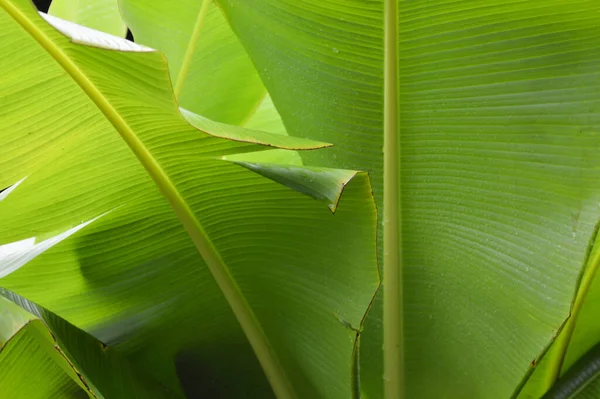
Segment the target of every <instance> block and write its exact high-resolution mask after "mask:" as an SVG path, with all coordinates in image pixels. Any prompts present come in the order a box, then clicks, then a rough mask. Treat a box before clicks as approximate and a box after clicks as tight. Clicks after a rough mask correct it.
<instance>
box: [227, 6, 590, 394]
mask: <svg viewBox="0 0 600 399" xmlns="http://www.w3.org/2000/svg"><path fill="white" fill-rule="evenodd" d="M219 4H220V5H221V6H222V8H223V11H224V12H225V14H226V16H227V19H228V21H229V22H230V23H231V25H232V27H233V29H234V31H235V32H236V34H237V35H238V37H239V38H240V40H241V42H242V43H243V44H244V46H245V48H246V50H247V51H248V53H249V54H250V56H251V58H252V60H253V62H254V64H255V65H256V67H257V70H258V71H259V73H260V74H261V76H262V78H263V81H264V82H265V85H266V87H267V89H268V90H269V93H270V94H271V96H272V99H273V102H274V104H275V105H276V106H277V109H278V110H279V112H280V114H281V116H282V119H283V120H284V122H285V126H286V128H287V131H288V133H289V134H290V135H299V136H301V137H310V138H312V139H315V140H321V141H324V142H329V143H333V144H334V146H333V147H332V148H331V149H328V150H324V151H318V152H307V153H302V154H301V156H302V158H303V161H304V164H305V165H308V166H327V167H335V168H341V169H350V170H365V171H368V172H369V174H370V176H371V178H372V182H373V191H374V195H375V199H376V202H377V205H378V208H379V209H380V211H381V208H382V206H383V203H384V184H383V173H382V171H383V163H384V162H383V156H382V151H381V148H382V146H383V134H382V131H383V126H384V119H385V118H384V115H386V114H387V117H388V118H389V117H391V116H392V115H391V114H390V112H394V109H393V107H392V108H391V109H388V110H387V111H386V110H384V104H383V99H384V87H388V88H389V87H390V85H392V86H393V85H394V84H395V83H397V84H398V88H399V111H398V113H397V118H398V122H399V132H398V140H399V148H398V149H397V150H398V159H397V160H396V161H398V162H399V163H400V176H399V178H398V184H399V185H400V187H399V191H400V192H399V198H400V200H399V203H398V206H397V208H398V210H399V211H400V225H401V226H402V235H401V237H402V238H401V244H402V245H401V246H400V241H399V242H398V244H399V245H398V248H401V254H400V255H401V256H400V258H401V260H402V262H403V265H404V267H403V276H402V277H403V280H404V283H403V287H404V293H403V296H404V298H403V301H404V304H403V308H404V311H405V313H404V351H405V352H404V353H403V355H404V356H403V357H404V363H405V364H404V367H405V385H406V386H405V388H406V397H408V398H413V397H414V398H420V397H425V398H428V397H459V398H463V397H477V398H486V397H490V398H497V397H503V396H504V397H508V396H510V395H511V394H512V393H513V392H514V389H515V388H516V387H517V385H518V384H519V383H520V381H521V380H522V379H523V378H524V376H525V374H526V373H527V371H528V369H529V365H530V363H531V362H532V361H533V360H534V359H536V358H538V357H539V355H540V354H541V353H542V352H543V351H544V349H545V348H546V347H547V346H548V345H549V343H550V342H551V341H552V339H553V338H554V336H555V335H556V333H557V330H558V329H559V328H560V326H561V325H562V324H563V323H564V321H565V320H566V318H567V316H568V315H569V310H570V305H571V302H572V300H573V298H574V297H575V287H576V283H577V281H578V278H579V275H580V271H581V269H582V268H583V267H584V264H585V261H586V253H587V248H588V243H589V240H590V237H591V236H592V235H593V231H594V224H595V223H596V221H597V220H598V219H599V217H600V208H599V207H598V203H599V202H600V188H599V187H598V185H597V184H596V182H597V181H598V178H599V177H600V176H599V174H600V168H599V166H600V165H599V164H600V160H599V159H598V157H597V156H596V152H597V149H598V147H599V145H600V135H599V134H598V125H600V103H599V102H598V100H597V92H598V90H599V83H598V82H599V81H600V80H599V75H600V72H598V71H600V68H599V67H600V51H599V50H600V47H599V44H598V43H600V31H598V29H597V18H596V17H595V16H596V14H597V12H598V10H599V9H600V5H598V3H597V2H595V1H590V0H575V1H571V2H568V3H565V2H563V1H560V0H553V1H547V2H543V4H542V3H539V4H538V3H535V4H533V3H531V2H527V1H518V2H510V3H507V2H504V1H499V0H488V1H480V2H472V1H466V0H465V1H457V2H447V1H442V0H432V1H426V2H410V1H397V2H396V3H395V5H396V6H397V8H398V15H388V17H390V18H391V19H392V20H397V23H398V26H397V29H398V39H397V43H396V44H397V48H398V59H397V62H398V70H397V74H396V77H394V76H393V74H392V76H390V75H388V76H387V82H386V85H385V86H384V75H383V72H384V58H385V55H386V51H387V53H388V55H389V48H388V49H387V50H386V48H384V47H383V43H384V40H383V36H384V12H383V7H382V5H383V2H381V1H369V2H356V1H351V0H342V1H305V2H296V1H293V0H279V1H273V0H256V1H252V2H247V1H241V0H220V1H219ZM392 5H394V4H392ZM388 32H390V29H389V26H388ZM388 120H389V119H388ZM389 150H390V151H393V149H389ZM400 205H401V206H400ZM387 211H389V209H388V210H385V209H384V210H383V212H387ZM380 221H381V222H384V221H385V220H383V218H381V220H380ZM379 238H380V242H381V238H383V237H382V235H381V231H380V236H379ZM381 255H382V252H381V249H380V256H381ZM380 259H381V258H380ZM383 278H384V286H385V285H386V283H385V278H386V276H385V275H384V276H383ZM380 312H381V303H380V301H379V300H378V301H376V302H375V303H374V305H373V308H372V309H371V314H370V315H369V318H367V320H366V323H365V328H364V330H363V333H362V334H361V361H362V362H363V363H362V367H361V373H362V384H361V387H362V391H363V395H364V397H365V398H373V399H374V398H381V397H382V396H383V392H382V378H381V375H382V373H381V366H377V365H381V363H382V360H381V359H382V354H381V350H380V348H381V335H382V331H381V330H382V329H381V325H382V324H381V323H382V320H381V315H380ZM388 351H389V349H388ZM392 352H394V351H392ZM393 378H395V374H393V373H392V374H391V375H390V376H388V380H390V379H393ZM431 381H435V382H436V383H435V384H432V383H431Z"/></svg>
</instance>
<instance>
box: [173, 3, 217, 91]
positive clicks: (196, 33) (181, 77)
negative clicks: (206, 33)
mask: <svg viewBox="0 0 600 399" xmlns="http://www.w3.org/2000/svg"><path fill="white" fill-rule="evenodd" d="M209 2H210V0H202V5H201V6H200V12H199V13H198V16H197V17H196V23H195V24H194V30H193V31H192V36H191V37H190V42H189V45H188V46H187V48H186V50H185V55H184V56H183V61H182V62H181V68H180V69H179V73H178V74H177V82H175V88H174V93H175V98H177V99H178V100H179V96H180V95H181V91H182V90H183V84H184V83H185V78H186V77H187V74H188V72H189V70H190V64H191V63H192V57H193V56H194V50H195V49H196V45H197V44H198V37H200V31H201V30H202V26H203V25H204V20H205V19H206V13H207V12H208V3H209Z"/></svg>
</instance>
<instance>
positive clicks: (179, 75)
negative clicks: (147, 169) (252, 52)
mask: <svg viewBox="0 0 600 399" xmlns="http://www.w3.org/2000/svg"><path fill="white" fill-rule="evenodd" d="M119 2H120V5H121V11H122V13H123V17H124V18H125V21H126V22H127V24H128V26H129V27H130V28H131V30H132V32H133V34H134V37H135V40H136V42H138V43H142V44H144V45H148V46H150V47H153V48H156V49H158V50H160V51H162V52H163V53H164V54H165V56H166V57H167V60H168V62H169V70H170V72H171V80H172V82H173V87H174V90H175V96H176V97H177V100H178V102H179V104H180V105H181V106H182V107H183V108H185V109H188V110H190V111H192V112H194V113H196V114H200V115H203V116H205V117H208V118H210V119H213V120H215V121H218V122H224V123H230V124H234V125H239V124H243V123H244V122H245V121H247V120H248V119H249V118H251V117H252V114H253V113H254V112H255V110H256V108H257V107H258V106H259V104H261V102H262V100H263V98H264V97H265V95H266V89H265V88H264V86H263V84H262V82H261V80H260V78H259V76H258V74H257V72H256V70H255V69H254V66H253V65H252V63H251V62H250V59H249V58H248V56H247V55H246V53H245V51H244V49H243V48H242V46H241V44H240V43H239V42H238V40H237V38H236V37H235V35H234V34H233V32H232V31H231V29H230V28H229V26H228V25H227V23H226V21H225V18H224V17H223V15H222V13H221V11H220V10H219V9H218V8H217V7H216V6H215V4H214V3H213V1H212V0H200V1H196V0H185V1H177V2H176V3H174V2H172V1H167V0H154V1H152V2H148V1H144V0H119Z"/></svg>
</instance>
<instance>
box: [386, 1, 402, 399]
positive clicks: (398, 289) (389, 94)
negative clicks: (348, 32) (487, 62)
mask: <svg viewBox="0 0 600 399" xmlns="http://www.w3.org/2000/svg"><path fill="white" fill-rule="evenodd" d="M397 18H398V9H397V0H385V8H384V19H385V24H384V28H385V36H384V51H385V56H384V133H383V135H384V139H383V184H384V194H383V350H384V353H383V359H384V394H385V398H386V399H402V398H404V364H403V363H404V362H403V360H404V359H403V357H404V348H403V333H402V257H401V253H402V247H401V246H402V243H401V239H402V236H401V223H400V158H399V157H400V140H399V121H398V114H399V108H398V86H399V84H398V83H399V82H398V80H399V79H398V48H397V46H398V44H397V43H398V41H397V38H398V19H397Z"/></svg>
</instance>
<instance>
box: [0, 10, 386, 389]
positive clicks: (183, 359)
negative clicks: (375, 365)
mask: <svg viewBox="0 0 600 399" xmlns="http://www.w3.org/2000/svg"><path fill="white" fill-rule="evenodd" d="M0 32H2V36H3V40H1V41H0V52H1V53H2V54H4V55H7V56H3V57H1V58H0V71H2V75H1V76H2V77H1V78H0V93H2V102H3V107H2V110H3V111H2V113H1V114H0V123H1V124H2V126H3V129H2V131H1V133H0V141H1V142H2V143H3V145H2V146H0V170H2V173H1V174H0V186H1V187H11V188H10V189H9V190H7V191H10V192H9V193H8V194H4V193H6V191H5V192H3V194H4V197H3V199H2V201H1V202H0V220H1V221H2V224H1V228H0V245H1V246H2V247H4V248H6V246H7V245H14V244H15V243H26V244H27V245H28V246H29V248H30V250H29V251H28V250H23V251H24V252H21V250H19V251H17V252H18V253H16V254H15V251H14V246H13V251H12V252H11V253H12V255H10V256H6V255H5V256H2V257H0V267H6V270H8V272H7V274H6V275H4V276H3V277H2V278H1V279H0V286H2V287H4V288H5V289H7V290H10V291H11V292H13V293H14V294H15V295H16V296H17V297H18V298H23V299H24V300H27V301H29V302H31V303H35V304H36V306H39V307H41V308H43V309H45V310H47V311H48V312H50V313H51V314H53V315H56V317H59V318H60V319H61V320H65V322H67V323H69V325H72V326H75V327H76V328H78V329H80V330H81V331H82V332H84V333H86V334H89V336H90V337H92V338H93V339H95V340H98V341H100V342H101V343H102V344H103V347H102V348H103V349H104V350H105V351H107V352H112V351H114V352H115V353H119V356H122V357H123V358H124V359H125V360H127V362H128V364H129V365H130V366H131V368H132V370H134V371H135V373H139V374H141V375H145V376H148V378H151V379H153V380H155V381H157V382H158V383H159V384H161V386H164V387H165V389H167V390H168V391H170V392H175V393H178V392H184V393H186V394H187V395H189V396H192V395H193V394H199V395H205V396H208V397H244V396H248V395H249V396H250V397H269V396H272V395H273V393H272V389H274V390H275V391H276V392H277V393H278V394H280V393H281V392H284V393H283V394H282V395H284V396H282V395H281V394H280V396H282V397H285V395H287V396H288V397H292V396H297V397H311V398H336V397H339V398H347V397H349V396H350V395H351V391H352V389H353V387H352V382H351V375H350V373H349V372H348V370H349V368H350V367H351V364H352V362H353V359H355V357H356V353H355V348H356V338H357V335H358V333H357V329H358V327H357V326H359V325H360V324H361V321H362V319H363V317H364V315H365V312H366V310H367V308H368V306H369V304H370V302H371V299H372V297H373V294H374V292H375V290H376V289H377V287H378V284H379V279H378V272H377V266H376V247H375V235H376V211H375V207H374V202H373V198H372V194H371V187H370V183H369V179H368V177H367V176H366V174H364V173H354V172H353V173H352V175H353V176H354V177H353V179H352V180H351V181H349V182H348V181H347V179H345V178H342V179H341V180H338V183H337V184H338V186H337V187H338V188H337V190H338V191H340V194H341V190H342V189H343V195H341V198H340V199H339V204H337V208H336V210H335V214H333V213H332V212H331V210H330V209H328V207H327V206H325V205H324V204H322V203H320V202H318V201H315V200H314V199H312V198H310V197H309V196H307V195H304V194H302V193H299V192H297V191H294V190H291V189H289V188H288V187H285V186H284V185H281V184H279V183H277V179H278V178H277V175H278V173H277V171H276V170H275V171H272V172H271V173H270V174H269V177H270V178H271V179H272V180H271V179H267V178H265V177H263V176H261V175H259V174H257V173H254V172H252V171H250V170H248V169H247V168H245V167H242V166H240V165H236V164H235V163H233V162H231V161H229V160H226V159H224V158H226V157H229V156H233V155H236V156H242V155H244V154H245V153H248V154H250V153H253V154H255V156H256V153H257V152H261V151H262V152H265V154H266V153H268V152H269V151H264V150H266V149H271V148H273V146H276V145H275V144H273V143H270V144H271V145H259V144H256V143H255V142H254V141H253V140H246V139H244V138H243V137H237V139H224V138H222V137H216V136H214V135H212V134H210V132H205V131H202V130H198V129H196V128H195V127H193V126H192V125H190V124H189V123H188V122H187V121H186V119H185V118H184V117H183V115H182V114H181V111H180V109H179V107H178V105H180V104H178V103H177V102H176V99H175V97H174V95H173V91H172V90H173V89H172V87H171V84H170V76H169V70H168V67H167V63H166V59H165V57H164V56H163V55H162V54H160V53H158V52H156V51H153V50H152V49H150V48H148V47H146V46H142V45H139V44H134V43H131V42H128V41H126V40H124V39H119V38H116V37H114V36H110V35H106V34H102V33H100V32H97V31H94V30H91V29H86V28H83V27H81V26H79V25H75V24H73V23H69V22H66V21H63V20H60V19H58V18H56V17H52V16H46V15H41V16H40V15H39V14H38V13H37V12H36V10H35V9H34V8H33V6H32V5H31V4H30V3H29V1H26V0H0ZM134 34H135V32H134ZM8 55H10V56H8ZM41 71H43V73H41ZM204 117H207V115H204ZM236 132H237V133H236ZM238 133H239V131H238V130H236V129H232V131H231V132H230V135H231V136H232V137H233V136H236V134H238ZM250 133H251V132H248V131H246V132H245V135H242V136H244V137H246V138H247V137H248V135H249V134H250ZM263 138H264V137H263ZM287 139H289V140H288V142H293V141H294V140H295V139H294V137H289V138H287ZM279 140H280V139H279ZM265 144H268V143H265ZM321 146H322V144H321V143H315V142H313V141H310V140H307V139H302V140H299V141H298V140H297V143H296V144H294V145H290V148H296V149H307V150H311V149H315V148H319V147H321ZM276 151H280V150H276ZM242 158H243V157H242ZM259 158H260V159H261V160H262V161H263V162H265V160H268V159H270V158H269V156H267V155H265V156H264V157H261V156H259ZM283 158H284V159H285V157H283ZM240 162H241V161H240ZM264 168H265V169H269V165H267V166H265V167H264ZM271 169H281V168H271ZM317 170H318V169H317ZM311 171H313V172H314V171H315V169H314V168H312V169H311ZM298 172H299V173H300V172H301V173H304V171H303V170H302V169H301V168H298ZM285 174H286V176H287V175H288V174H289V171H287V170H286V171H285ZM323 175H324V176H325V177H327V178H329V176H330V175H329V174H327V173H325V174H323ZM344 176H346V175H344V174H342V177H344ZM274 180H275V181H274ZM17 183H18V184H17ZM303 183H304V186H306V185H308V186H309V187H313V188H312V189H311V190H309V191H310V193H308V194H312V195H313V196H316V197H319V195H317V194H318V193H319V188H318V187H320V186H322V184H321V183H322V182H321V180H320V179H319V178H317V177H316V176H315V177H314V178H313V179H312V180H311V179H310V178H309V179H307V181H305V182H303ZM288 185H292V186H293V184H288ZM325 186H326V187H327V189H328V190H329V187H330V186H329V184H326V185H325ZM339 196H340V195H335V196H333V197H332V196H331V193H330V192H329V191H328V193H327V195H326V196H325V198H338V197H339ZM57 237H58V238H57ZM44 243H45V244H44ZM49 243H51V244H52V245H47V244H49ZM23 246H25V244H23ZM21 249H22V247H21ZM32 251H34V252H32ZM17 302H19V301H17ZM19 303H20V302H19ZM232 310H233V311H232ZM240 326H241V327H240ZM86 336H87V335H86ZM90 342H92V341H90ZM67 356H70V358H71V357H73V358H75V355H74V354H73V353H71V354H70V355H67ZM257 358H258V359H257ZM74 360H77V359H74ZM89 367H91V366H89ZM261 367H262V368H264V369H265V370H266V372H267V378H265V374H263V371H262V370H261ZM81 368H82V373H85V372H86V369H87V368H88V367H85V365H83V366H82V367H81ZM108 369H110V368H108ZM108 369H106V370H108ZM107 375H110V374H108V371H107ZM101 377H103V378H107V376H106V375H104V376H101ZM231 381H235V384H232V383H231ZM92 383H93V384H94V385H95V387H96V388H97V390H98V391H99V394H101V395H105V396H108V397H114V395H112V396H111V395H110V390H107V388H106V386H104V388H103V385H102V384H100V383H95V382H94V381H92ZM124 384H125V383H124ZM271 386H272V387H273V388H271ZM123 389H127V390H129V391H127V392H132V394H131V395H128V396H127V397H136V395H137V397H148V396H147V395H145V391H144V390H143V389H142V388H140V387H139V386H137V385H135V384H132V385H130V386H126V387H124V388H123ZM117 397H118V396H117Z"/></svg>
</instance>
